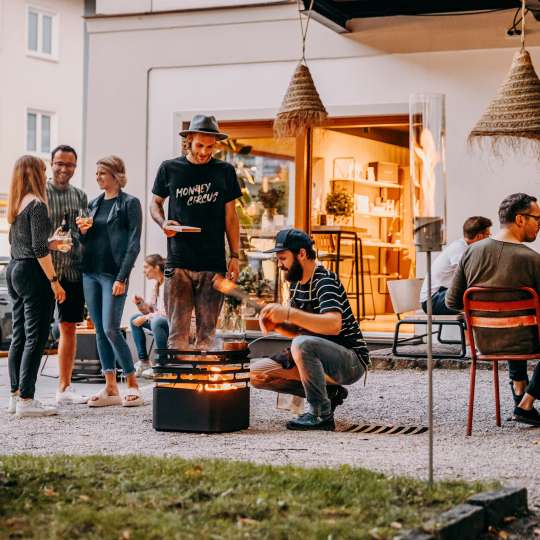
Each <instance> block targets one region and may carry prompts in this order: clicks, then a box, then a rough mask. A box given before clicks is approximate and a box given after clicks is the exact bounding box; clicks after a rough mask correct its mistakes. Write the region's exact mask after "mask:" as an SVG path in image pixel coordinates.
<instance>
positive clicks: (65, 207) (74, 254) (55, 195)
mask: <svg viewBox="0 0 540 540" xmlns="http://www.w3.org/2000/svg"><path fill="white" fill-rule="evenodd" d="M47 199H48V204H49V218H50V220H51V226H52V230H51V234H52V233H54V231H56V229H58V227H60V225H62V220H63V219H64V215H65V214H66V213H67V214H68V218H69V219H68V221H69V229H70V231H71V235H72V237H73V247H72V248H71V250H70V251H68V252H67V253H62V252H60V251H56V250H52V251H51V255H52V259H53V263H54V268H55V270H56V273H57V274H58V276H59V277H60V278H63V279H67V280H68V281H80V280H81V272H80V268H79V267H80V264H81V258H82V257H81V255H82V253H81V249H82V248H81V244H80V242H79V229H78V228H77V225H76V223H75V219H76V218H77V215H78V212H79V210H81V209H85V210H86V209H88V198H87V197H86V193H85V192H84V191H82V190H81V189H79V188H76V187H75V186H72V185H71V184H68V186H67V188H66V189H62V190H60V189H58V188H56V187H54V184H53V183H52V182H51V181H50V180H49V181H48V182H47Z"/></svg>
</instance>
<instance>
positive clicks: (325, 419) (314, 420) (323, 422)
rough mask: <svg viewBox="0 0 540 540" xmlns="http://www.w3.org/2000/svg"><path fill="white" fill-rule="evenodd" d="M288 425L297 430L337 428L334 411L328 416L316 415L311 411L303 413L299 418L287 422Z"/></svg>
mask: <svg viewBox="0 0 540 540" xmlns="http://www.w3.org/2000/svg"><path fill="white" fill-rule="evenodd" d="M286 427H287V429H292V430H296V431H315V430H319V431H335V429H336V425H335V423H334V415H333V414H332V413H330V414H328V415H327V416H315V415H314V414H312V413H310V412H307V413H304V414H301V415H300V416H299V417H298V418H295V419H294V420H291V421H290V422H287V426H286Z"/></svg>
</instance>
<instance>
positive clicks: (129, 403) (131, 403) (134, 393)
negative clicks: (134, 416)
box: [122, 388, 144, 407]
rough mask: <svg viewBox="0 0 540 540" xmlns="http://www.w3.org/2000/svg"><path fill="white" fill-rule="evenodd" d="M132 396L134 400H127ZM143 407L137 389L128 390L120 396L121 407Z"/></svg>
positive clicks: (142, 401)
mask: <svg viewBox="0 0 540 540" xmlns="http://www.w3.org/2000/svg"><path fill="white" fill-rule="evenodd" d="M132 396H134V397H135V399H128V398H129V397H132ZM140 405H144V400H143V398H142V397H141V392H140V391H139V389H138V388H128V390H127V392H126V393H125V394H124V395H123V396H122V407H139V406H140Z"/></svg>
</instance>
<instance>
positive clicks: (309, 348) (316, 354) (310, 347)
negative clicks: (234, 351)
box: [250, 335, 364, 416]
mask: <svg viewBox="0 0 540 540" xmlns="http://www.w3.org/2000/svg"><path fill="white" fill-rule="evenodd" d="M291 354H292V356H293V359H294V363H295V364H296V366H295V367H294V368H292V369H284V368H283V367H282V366H281V364H279V363H278V362H276V361H275V360H272V359H271V358H261V359H259V360H256V361H255V362H253V363H252V364H251V376H250V377H251V384H252V386H254V387H255V388H263V389H265V390H273V391H275V392H282V393H285V394H293V395H296V396H302V397H304V396H305V397H306V399H307V402H308V404H309V410H310V412H311V413H313V414H315V415H317V416H324V415H327V414H329V413H330V412H331V410H332V409H331V404H330V400H329V399H328V394H327V392H326V385H327V384H353V383H354V382H356V381H357V380H358V379H360V377H362V375H363V374H364V366H363V365H362V363H361V362H360V360H359V358H358V356H357V355H356V353H355V352H354V351H353V350H351V349H347V348H345V347H343V346H341V345H338V344H336V343H333V342H332V341H329V340H328V339H324V338H320V337H316V336H304V335H302V336H298V337H295V338H294V339H293V342H292V345H291Z"/></svg>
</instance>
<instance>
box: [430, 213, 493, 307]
mask: <svg viewBox="0 0 540 540" xmlns="http://www.w3.org/2000/svg"><path fill="white" fill-rule="evenodd" d="M491 225H492V223H491V220H490V219H488V218H486V217H482V216H472V217H470V218H468V219H467V220H466V221H465V223H464V224H463V238H460V239H459V240H455V241H454V242H452V243H451V244H449V245H448V246H447V247H446V248H445V249H444V251H443V252H442V253H441V254H440V255H439V256H438V257H437V258H436V259H435V262H434V263H433V268H432V270H431V275H432V278H431V301H432V305H433V315H455V314H456V313H458V312H457V311H454V310H453V309H449V308H448V307H447V306H446V304H445V297H446V291H447V290H448V287H449V286H450V283H451V282H452V278H453V277H454V274H455V272H456V269H457V267H458V264H459V261H460V260H461V257H462V256H463V254H464V253H465V251H467V248H468V247H469V246H470V245H471V244H474V243H475V242H478V241H479V240H484V238H489V237H490V236H491V228H490V227H491ZM427 299H428V291H427V278H426V279H424V284H423V285H422V290H421V291H420V302H421V304H422V309H423V310H424V312H425V313H427Z"/></svg>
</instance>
